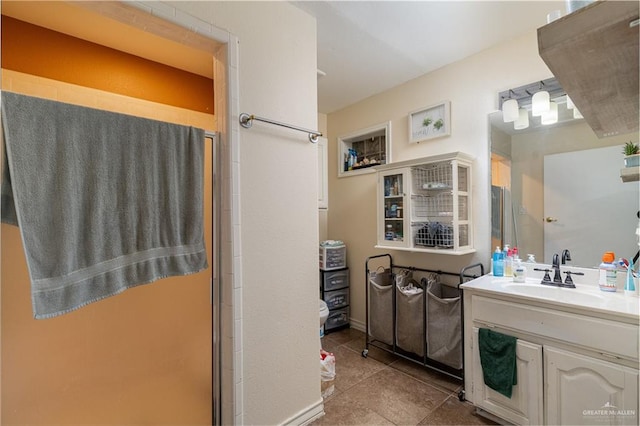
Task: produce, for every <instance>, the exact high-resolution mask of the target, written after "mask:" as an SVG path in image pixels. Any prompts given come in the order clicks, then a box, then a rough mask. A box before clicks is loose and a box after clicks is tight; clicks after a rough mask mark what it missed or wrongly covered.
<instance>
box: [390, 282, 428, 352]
mask: <svg viewBox="0 0 640 426" xmlns="http://www.w3.org/2000/svg"><path fill="white" fill-rule="evenodd" d="M411 281H412V282H413V284H414V286H416V287H420V286H419V284H418V283H417V282H416V281H415V280H411ZM423 293H424V289H420V291H419V292H417V293H413V294H409V293H406V292H405V291H403V290H402V288H401V287H400V286H398V285H397V286H396V345H397V346H398V347H399V348H400V349H402V350H405V351H407V352H413V353H414V354H416V355H419V356H421V357H422V356H424V294H423Z"/></svg>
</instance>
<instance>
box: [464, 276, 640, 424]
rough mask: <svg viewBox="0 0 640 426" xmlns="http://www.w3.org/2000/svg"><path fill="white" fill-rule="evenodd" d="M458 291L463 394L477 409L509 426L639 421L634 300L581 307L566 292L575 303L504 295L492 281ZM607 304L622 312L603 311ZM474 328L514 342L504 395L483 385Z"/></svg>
mask: <svg viewBox="0 0 640 426" xmlns="http://www.w3.org/2000/svg"><path fill="white" fill-rule="evenodd" d="M492 280H493V281H492ZM504 281H507V280H504ZM538 284H539V283H538ZM529 285H531V284H529ZM462 289H463V298H464V322H465V323H464V336H465V342H464V344H465V352H464V354H465V397H466V399H467V400H469V401H470V402H472V403H473V404H474V405H475V406H476V407H477V408H479V409H482V410H484V411H486V412H488V413H490V414H492V415H494V416H497V417H499V418H501V419H504V420H506V421H508V422H510V423H513V424H531V425H533V424H536V425H541V424H545V425H578V424H579V425H591V424H594V425H595V424H612V425H637V424H638V395H639V393H638V392H639V374H638V357H639V355H638V351H639V338H638V335H639V332H640V327H639V324H638V307H637V306H634V303H635V305H637V304H638V299H637V298H634V299H631V300H628V299H624V295H622V294H613V295H604V296H599V295H598V294H597V293H596V294H595V295H594V296H593V297H592V299H594V300H596V299H599V298H602V302H596V301H593V302H592V303H593V305H592V306H580V305H578V304H577V303H576V302H575V300H576V299H578V296H579V294H577V293H568V297H572V296H573V299H574V303H573V304H568V303H567V304H563V302H561V301H558V300H553V301H549V300H542V299H537V298H536V297H529V296H527V297H525V296H517V295H514V294H506V293H504V292H501V291H500V290H499V286H497V285H496V283H495V279H494V278H493V277H491V276H484V277H480V278H478V279H476V280H473V281H470V282H469V283H466V284H463V285H462ZM565 290H567V291H570V290H572V289H565ZM596 291H597V290H596ZM583 296H584V294H583ZM614 299H615V300H614ZM598 303H601V304H599V305H598ZM612 306H617V307H621V311H619V312H616V311H614V310H611V311H608V309H609V308H610V307H612ZM480 328H489V329H492V330H494V331H496V332H499V333H503V334H507V335H510V336H514V337H516V338H517V339H518V340H517V346H516V357H517V364H516V365H517V379H518V380H517V382H518V383H517V385H515V386H514V387H513V395H512V397H511V398H507V397H505V396H503V395H501V394H500V393H498V392H495V391H493V390H492V389H490V388H488V387H487V386H486V385H485V384H484V380H483V374H482V366H481V364H480V356H479V351H478V330H479V329H480Z"/></svg>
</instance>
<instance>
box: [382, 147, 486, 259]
mask: <svg viewBox="0 0 640 426" xmlns="http://www.w3.org/2000/svg"><path fill="white" fill-rule="evenodd" d="M472 161H473V160H472V157H470V156H468V155H466V154H463V153H460V152H455V153H450V154H443V155H438V156H433V157H426V158H420V159H416V160H411V161H405V162H400V163H391V164H387V165H384V166H379V167H377V168H376V170H377V172H378V225H377V226H378V231H377V240H378V243H377V245H376V247H378V248H392V249H398V250H410V251H417V252H431V253H440V254H455V255H460V254H467V253H472V252H474V251H475V250H474V248H473V227H472V214H471V206H472V200H471V188H472V186H471V173H472V170H471V165H472Z"/></svg>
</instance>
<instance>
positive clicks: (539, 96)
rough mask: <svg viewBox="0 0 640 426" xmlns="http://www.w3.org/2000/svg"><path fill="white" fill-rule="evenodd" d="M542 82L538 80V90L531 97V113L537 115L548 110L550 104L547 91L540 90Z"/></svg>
mask: <svg viewBox="0 0 640 426" xmlns="http://www.w3.org/2000/svg"><path fill="white" fill-rule="evenodd" d="M542 86H544V83H543V82H540V90H539V91H538V92H536V93H534V94H533V96H532V97H531V115H533V116H539V115H542V114H543V113H545V112H547V111H549V108H551V104H550V102H549V92H547V91H546V90H542Z"/></svg>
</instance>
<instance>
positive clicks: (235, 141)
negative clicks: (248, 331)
mask: <svg viewBox="0 0 640 426" xmlns="http://www.w3.org/2000/svg"><path fill="white" fill-rule="evenodd" d="M75 5H76V6H79V7H83V8H85V9H87V10H88V11H90V12H91V13H94V14H96V15H101V16H104V17H107V18H110V19H112V20H114V21H117V22H120V23H123V24H126V25H128V26H131V27H135V28H138V29H140V30H142V31H145V32H147V33H151V34H154V35H156V36H159V37H161V38H164V39H167V40H168V41H172V42H178V43H181V44H182V45H185V46H188V47H191V48H195V49H198V50H201V51H204V52H207V53H208V54H211V55H212V57H213V58H214V65H213V66H214V69H213V76H214V78H213V80H214V87H216V88H221V90H218V91H216V96H215V99H214V103H215V119H216V132H215V133H216V138H217V143H218V151H217V153H218V154H219V158H218V159H217V166H219V167H218V169H217V171H216V172H218V173H219V175H218V176H217V182H216V185H214V191H215V190H218V193H219V195H218V194H216V195H217V196H218V197H219V198H218V199H219V201H220V202H219V206H218V208H219V209H218V211H219V213H220V214H219V218H218V224H219V227H218V229H219V231H220V232H218V233H217V235H215V236H214V237H215V238H214V242H213V245H214V247H217V248H218V256H217V257H214V259H213V265H212V266H213V268H212V305H213V306H212V309H213V321H214V324H213V326H214V328H213V336H212V343H213V346H214V348H213V349H214V354H213V357H212V364H213V365H212V367H213V368H212V373H213V376H214V377H213V383H212V386H213V388H212V391H213V401H212V412H213V419H212V420H213V424H242V423H243V421H242V419H243V410H242V407H243V401H242V398H243V382H242V374H241V371H242V366H241V362H242V341H238V342H235V330H238V331H241V329H242V328H241V327H242V318H241V317H240V316H239V315H235V312H241V311H240V309H239V308H240V306H241V303H242V300H241V299H240V297H238V295H241V294H242V293H241V288H242V281H241V274H235V273H234V271H239V270H240V267H241V259H242V257H241V255H242V253H241V246H240V244H239V237H240V220H239V218H240V211H239V210H240V208H239V202H238V201H237V200H239V187H240V186H239V171H240V168H239V164H240V155H239V133H240V132H239V127H240V126H239V123H238V121H237V120H233V119H232V118H233V117H237V116H238V114H239V105H238V102H239V101H238V99H239V87H238V84H237V82H238V81H239V80H238V77H239V66H238V62H239V61H238V54H239V52H238V46H239V39H238V37H237V36H235V35H234V34H232V33H230V32H228V31H226V30H222V29H220V28H218V27H215V26H214V25H213V24H212V23H209V22H206V21H204V20H202V19H201V18H199V17H195V16H192V15H189V14H187V13H186V12H184V11H182V10H179V9H176V8H174V7H172V6H171V5H169V4H167V3H163V2H161V1H130V2H126V4H125V3H124V2H121V1H106V2H78V3H75ZM0 9H1V3H0ZM214 179H215V177H214ZM214 198H217V197H214ZM214 215H215V209H214ZM214 217H215V216H214ZM214 220H216V219H214ZM214 289H219V297H218V298H217V300H215V299H213V295H214V294H215V291H214ZM239 335H241V333H240V334H239ZM216 360H217V361H218V362H215V361H216Z"/></svg>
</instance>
